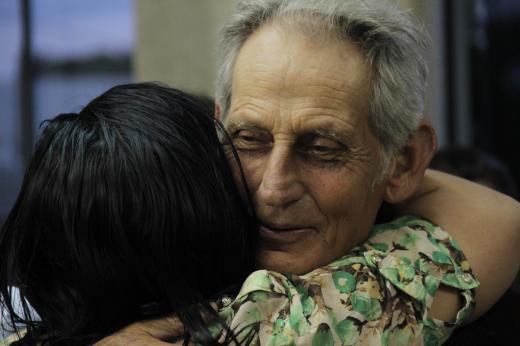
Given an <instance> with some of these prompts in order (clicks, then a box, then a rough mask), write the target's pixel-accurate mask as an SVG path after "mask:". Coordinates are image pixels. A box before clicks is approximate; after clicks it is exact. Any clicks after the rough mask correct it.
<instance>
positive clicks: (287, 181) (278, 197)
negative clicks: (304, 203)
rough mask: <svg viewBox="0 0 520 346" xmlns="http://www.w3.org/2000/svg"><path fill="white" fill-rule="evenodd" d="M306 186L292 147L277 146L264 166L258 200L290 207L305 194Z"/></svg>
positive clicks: (263, 203) (261, 202) (276, 205)
mask: <svg viewBox="0 0 520 346" xmlns="http://www.w3.org/2000/svg"><path fill="white" fill-rule="evenodd" d="M304 192H305V187H304V186H303V184H302V183H301V182H300V181H299V172H298V163H297V162H295V158H294V155H293V154H292V153H291V150H290V148H281V147H278V148H277V147H276V145H275V147H274V148H273V149H272V150H271V153H270V155H269V158H268V160H267V162H266V165H265V166H264V172H263V175H262V182H261V183H260V186H259V187H258V190H257V196H256V199H257V202H259V203H260V204H262V205H264V206H268V207H277V208H279V207H282V208H283V207H288V206H289V205H291V204H293V203H295V202H297V201H298V200H299V199H301V197H302V196H303V194H304Z"/></svg>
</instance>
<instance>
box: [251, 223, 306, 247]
mask: <svg viewBox="0 0 520 346" xmlns="http://www.w3.org/2000/svg"><path fill="white" fill-rule="evenodd" d="M313 232H316V229H315V228H314V227H310V226H304V225H290V224H265V223H264V224H261V225H260V227H259V233H260V237H261V238H262V240H264V241H267V242H272V243H276V244H279V243H292V242H296V241H299V240H300V239H302V238H305V237H307V236H308V235H309V234H310V233H313Z"/></svg>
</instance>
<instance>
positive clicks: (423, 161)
mask: <svg viewBox="0 0 520 346" xmlns="http://www.w3.org/2000/svg"><path fill="white" fill-rule="evenodd" d="M436 149H437V136H436V135H435V130H434V129H433V127H432V125H431V124H430V122H428V121H426V120H423V121H421V124H420V125H419V128H418V129H417V131H415V132H414V133H413V134H412V136H411V137H410V139H409V140H408V142H407V143H406V145H405V147H404V148H403V149H402V150H401V152H400V153H399V154H398V155H397V156H396V157H395V158H394V159H393V161H392V162H391V165H390V170H389V174H388V175H387V184H386V187H385V194H384V200H385V201H386V202H388V203H390V204H396V203H400V202H403V201H404V200H406V199H408V198H409V197H411V196H413V195H414V193H415V192H416V191H417V189H418V188H419V185H420V183H421V181H422V178H423V177H424V172H425V171H426V168H428V166H429V165H430V161H431V159H432V157H433V154H434V153H435V150H436Z"/></svg>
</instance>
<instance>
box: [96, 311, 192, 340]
mask: <svg viewBox="0 0 520 346" xmlns="http://www.w3.org/2000/svg"><path fill="white" fill-rule="evenodd" d="M183 333H184V327H183V325H182V322H181V321H180V319H179V318H178V317H177V316H176V315H170V316H168V317H164V318H160V319H153V320H145V321H140V322H135V323H132V324H130V325H128V326H126V327H125V328H123V329H121V330H119V331H118V332H116V333H114V334H112V335H109V336H107V337H106V338H103V339H102V340H100V341H98V342H97V343H96V344H95V346H126V345H132V346H166V345H170V346H171V345H182V344H183V340H182V336H183ZM179 338H180V341H176V342H168V341H171V340H176V339H179Z"/></svg>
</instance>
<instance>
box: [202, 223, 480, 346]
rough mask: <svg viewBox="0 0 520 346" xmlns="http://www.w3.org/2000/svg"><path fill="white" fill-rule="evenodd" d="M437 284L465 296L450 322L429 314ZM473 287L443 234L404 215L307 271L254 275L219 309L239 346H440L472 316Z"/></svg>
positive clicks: (455, 249)
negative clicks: (352, 247)
mask: <svg viewBox="0 0 520 346" xmlns="http://www.w3.org/2000/svg"><path fill="white" fill-rule="evenodd" d="M441 284H443V285H446V286H449V287H453V288H455V289H457V290H458V291H459V292H460V295H461V297H462V301H463V305H462V307H461V309H460V311H459V312H458V315H457V318H456V320H455V321H454V322H451V323H449V322H443V321H439V320H436V319H434V318H432V317H431V316H429V314H428V310H429V307H430V306H431V304H432V301H433V297H434V295H435V292H436V291H437V289H438V288H439V285H441ZM478 285H479V283H478V281H477V280H476V279H475V277H474V276H473V274H472V272H471V269H470V265H469V263H468V261H467V260H466V258H465V257H464V255H463V254H462V252H461V250H460V248H459V246H458V245H457V243H456V242H455V241H454V240H453V238H451V237H450V235H449V234H448V233H446V232H445V231H443V230H442V229H441V228H440V227H437V226H435V225H433V224H432V223H430V222H428V221H426V220H424V219H419V218H416V217H411V216H406V217H402V218H399V219H397V220H395V221H393V222H390V223H387V224H383V225H377V226H375V227H374V228H373V229H372V231H371V233H370V237H369V239H368V240H367V241H366V242H365V243H364V244H362V245H360V246H357V247H355V248H354V249H352V251H351V252H350V253H349V254H347V255H345V256H344V257H341V258H339V259H338V260H336V261H334V262H332V263H330V264H329V265H327V266H325V267H322V268H318V269H316V270H314V271H312V272H310V273H308V274H305V275H301V276H297V275H283V274H279V273H276V272H271V271H267V270H259V271H256V272H254V273H252V274H251V275H250V276H249V277H248V278H247V280H246V281H245V282H244V284H243V286H242V289H241V290H240V292H239V294H238V296H237V297H236V298H234V299H232V298H230V297H223V298H221V299H219V301H218V302H217V305H218V307H219V314H220V316H221V317H222V318H223V319H224V320H225V321H226V322H227V323H228V324H229V325H230V327H231V329H232V330H233V331H234V333H235V335H236V336H237V337H238V340H239V341H241V343H246V342H250V343H251V344H253V345H255V344H261V345H320V346H324V345H440V344H442V343H443V342H444V341H445V340H446V339H447V338H448V337H449V336H450V334H451V333H452V331H453V330H454V329H455V328H456V327H457V326H459V325H460V324H461V323H462V322H463V321H465V320H466V319H467V318H468V317H469V315H470V314H471V312H472V310H473V307H474V305H475V304H474V291H473V289H474V288H475V287H477V286H478ZM211 328H212V331H213V332H214V333H215V335H218V336H219V337H220V338H222V339H224V338H225V332H223V331H222V329H221V327H219V326H218V325H214V326H212V327H211Z"/></svg>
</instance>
